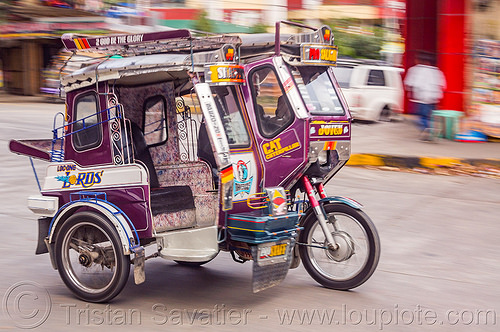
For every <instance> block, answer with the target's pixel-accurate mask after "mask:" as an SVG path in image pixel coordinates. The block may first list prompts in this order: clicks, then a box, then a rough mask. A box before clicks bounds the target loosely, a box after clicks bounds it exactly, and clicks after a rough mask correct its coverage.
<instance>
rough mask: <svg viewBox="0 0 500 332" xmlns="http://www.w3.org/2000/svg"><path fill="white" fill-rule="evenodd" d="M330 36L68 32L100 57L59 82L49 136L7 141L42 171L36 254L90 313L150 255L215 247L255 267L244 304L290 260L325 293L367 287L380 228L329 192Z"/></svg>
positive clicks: (345, 131) (211, 251)
mask: <svg viewBox="0 0 500 332" xmlns="http://www.w3.org/2000/svg"><path fill="white" fill-rule="evenodd" d="M284 26H286V27H288V28H289V29H300V31H298V32H297V30H294V32H293V33H290V34H284V33H281V32H280V30H281V29H282V27H284ZM333 40H334V38H333V35H332V32H331V29H330V28H329V27H327V26H323V27H321V28H319V29H315V28H311V27H307V26H304V25H300V24H295V23H291V22H278V23H277V24H276V33H275V34H256V35H242V36H230V35H204V36H195V35H194V33H193V32H191V31H189V30H172V31H163V32H152V33H141V34H127V35H114V36H103V37H95V36H94V37H89V36H78V35H71V34H66V35H63V37H62V41H63V43H64V45H65V47H66V48H67V49H68V50H70V51H73V52H75V53H77V52H85V51H90V52H94V53H95V52H98V53H101V54H102V59H101V61H99V62H98V63H94V64H92V65H90V66H87V67H84V68H82V69H79V70H77V71H75V72H74V73H72V74H71V75H67V76H64V77H63V78H62V80H61V88H62V89H64V92H65V94H66V111H65V113H64V114H63V113H59V114H57V115H56V116H55V119H54V128H53V129H52V137H51V138H50V139H45V140H43V139H41V140H12V141H11V142H10V149H11V151H12V152H14V153H18V154H23V155H27V156H30V158H38V159H42V160H45V161H47V162H48V166H47V168H46V172H45V176H44V177H43V181H40V182H43V184H40V182H39V188H40V195H37V196H35V197H30V198H29V199H28V205H29V208H30V209H31V210H32V211H33V212H35V213H36V214H38V215H40V218H39V219H38V223H39V239H38V247H37V251H36V253H37V254H42V253H49V255H50V259H51V262H52V266H53V268H54V269H56V270H58V272H59V274H60V276H61V278H62V280H63V281H64V283H65V284H66V285H67V287H68V288H69V289H70V290H71V291H72V292H73V293H74V294H75V295H76V296H77V297H79V298H81V299H83V300H85V301H90V302H105V301H109V300H111V299H112V298H113V297H115V296H116V295H118V294H119V293H120V291H121V290H122V289H123V287H124V286H125V284H126V282H127V279H128V276H129V272H130V265H133V272H134V280H135V283H137V284H138V283H142V282H144V281H145V272H144V265H145V261H146V260H147V259H150V258H153V257H158V256H159V257H162V258H165V259H168V260H173V261H175V262H177V263H179V264H184V265H191V266H199V265H202V264H205V263H207V262H209V261H211V260H212V259H214V258H215V257H216V256H217V254H218V253H219V252H220V251H226V252H229V253H230V254H231V256H232V258H233V259H234V261H236V262H238V263H244V262H247V261H253V277H252V288H253V291H254V292H256V291H260V290H263V289H266V288H268V287H271V286H274V285H277V284H279V283H280V282H281V281H282V280H283V279H284V278H285V276H286V274H287V273H288V271H289V269H290V268H294V267H297V266H298V265H299V263H300V261H302V262H303V264H304V267H305V269H306V270H307V272H308V273H309V274H310V275H311V276H312V277H313V278H314V279H315V280H316V281H317V282H319V283H320V284H321V285H323V286H325V287H328V288H332V289H338V290H346V289H351V288H354V287H357V286H359V285H361V284H362V283H364V282H365V281H366V280H367V279H368V278H369V277H370V276H371V275H372V273H373V272H374V270H375V268H376V266H377V263H378V260H379V255H380V243H379V238H378V235H377V232H376V229H375V226H374V225H373V223H372V222H371V221H370V219H369V218H368V216H367V215H366V214H365V213H363V211H362V210H361V206H360V204H359V203H357V202H356V201H353V200H351V199H348V198H345V197H339V196H328V195H327V194H326V192H325V189H324V184H325V183H326V182H327V181H329V180H330V179H331V178H332V177H333V176H334V175H335V174H336V173H337V172H338V171H339V170H340V169H341V168H342V166H344V165H345V163H346V162H347V160H348V159H349V156H350V140H351V116H350V113H349V109H348V106H347V104H346V102H345V100H344V98H343V97H342V93H341V91H340V88H339V86H338V84H337V82H336V79H335V77H334V75H333V72H332V70H331V66H332V65H335V63H336V58H337V48H336V47H335V46H334V45H333ZM93 59H94V60H95V57H93ZM33 169H34V172H35V176H36V178H37V180H38V176H37V172H36V169H35V167H33ZM148 246H156V247H155V249H156V250H154V252H153V254H151V255H149V256H147V255H146V254H145V248H146V247H148ZM153 248H154V247H153ZM146 256H147V257H146Z"/></svg>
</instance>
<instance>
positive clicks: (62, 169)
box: [57, 164, 76, 172]
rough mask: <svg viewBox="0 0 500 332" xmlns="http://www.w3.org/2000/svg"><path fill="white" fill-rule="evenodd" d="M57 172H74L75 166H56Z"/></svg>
mask: <svg viewBox="0 0 500 332" xmlns="http://www.w3.org/2000/svg"><path fill="white" fill-rule="evenodd" d="M57 171H58V172H71V171H76V165H74V164H68V165H58V166H57Z"/></svg>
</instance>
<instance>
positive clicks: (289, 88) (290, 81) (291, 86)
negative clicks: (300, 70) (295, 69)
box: [283, 77, 293, 93]
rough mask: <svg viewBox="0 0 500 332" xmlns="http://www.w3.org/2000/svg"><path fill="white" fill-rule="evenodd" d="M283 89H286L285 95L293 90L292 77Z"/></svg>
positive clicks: (284, 84)
mask: <svg viewBox="0 0 500 332" xmlns="http://www.w3.org/2000/svg"><path fill="white" fill-rule="evenodd" d="M283 88H285V93H288V91H290V90H291V89H292V88H293V80H292V77H289V78H288V79H287V80H286V81H285V82H284V83H283Z"/></svg>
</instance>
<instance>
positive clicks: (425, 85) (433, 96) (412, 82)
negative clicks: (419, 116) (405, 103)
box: [405, 65, 446, 104]
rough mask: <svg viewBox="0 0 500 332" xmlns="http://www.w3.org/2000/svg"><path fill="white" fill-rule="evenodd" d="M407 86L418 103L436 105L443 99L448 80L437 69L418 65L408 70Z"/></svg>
mask: <svg viewBox="0 0 500 332" xmlns="http://www.w3.org/2000/svg"><path fill="white" fill-rule="evenodd" d="M405 86H406V87H407V89H408V90H411V92H412V99H413V100H414V101H416V102H417V103H422V104H436V103H437V102H438V101H439V100H440V99H441V98H443V90H444V89H446V79H445V78H444V75H443V72H442V71H441V70H439V69H438V68H436V67H433V66H426V65H416V66H413V67H411V68H410V69H408V73H407V74H406V77H405Z"/></svg>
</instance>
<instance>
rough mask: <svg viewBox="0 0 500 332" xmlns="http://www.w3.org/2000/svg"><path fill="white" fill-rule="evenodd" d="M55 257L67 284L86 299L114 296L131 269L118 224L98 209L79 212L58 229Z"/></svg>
mask: <svg viewBox="0 0 500 332" xmlns="http://www.w3.org/2000/svg"><path fill="white" fill-rule="evenodd" d="M77 243H78V244H79V245H77ZM55 258H56V264H57V269H58V271H59V275H60V276H61V278H62V280H63V281H64V283H65V284H66V286H67V287H68V288H69V289H70V290H71V291H72V292H73V293H74V294H75V295H76V296H77V297H78V298H80V299H82V300H84V301H87V302H107V301H110V300H111V299H113V298H114V297H115V296H116V295H118V294H119V293H120V291H121V290H122V289H123V287H124V286H125V284H126V283H127V279H128V276H129V273H130V257H129V256H126V255H125V254H124V253H123V248H122V245H121V241H120V238H119V236H118V234H117V231H116V229H115V227H114V226H113V225H112V224H111V223H110V222H109V221H108V220H107V219H106V218H104V217H103V216H102V215H100V214H98V213H96V212H91V211H85V212H78V213H75V214H74V215H72V216H71V217H69V218H68V220H66V222H65V223H64V224H63V225H62V226H61V228H60V229H59V230H58V232H57V236H56V242H55Z"/></svg>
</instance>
